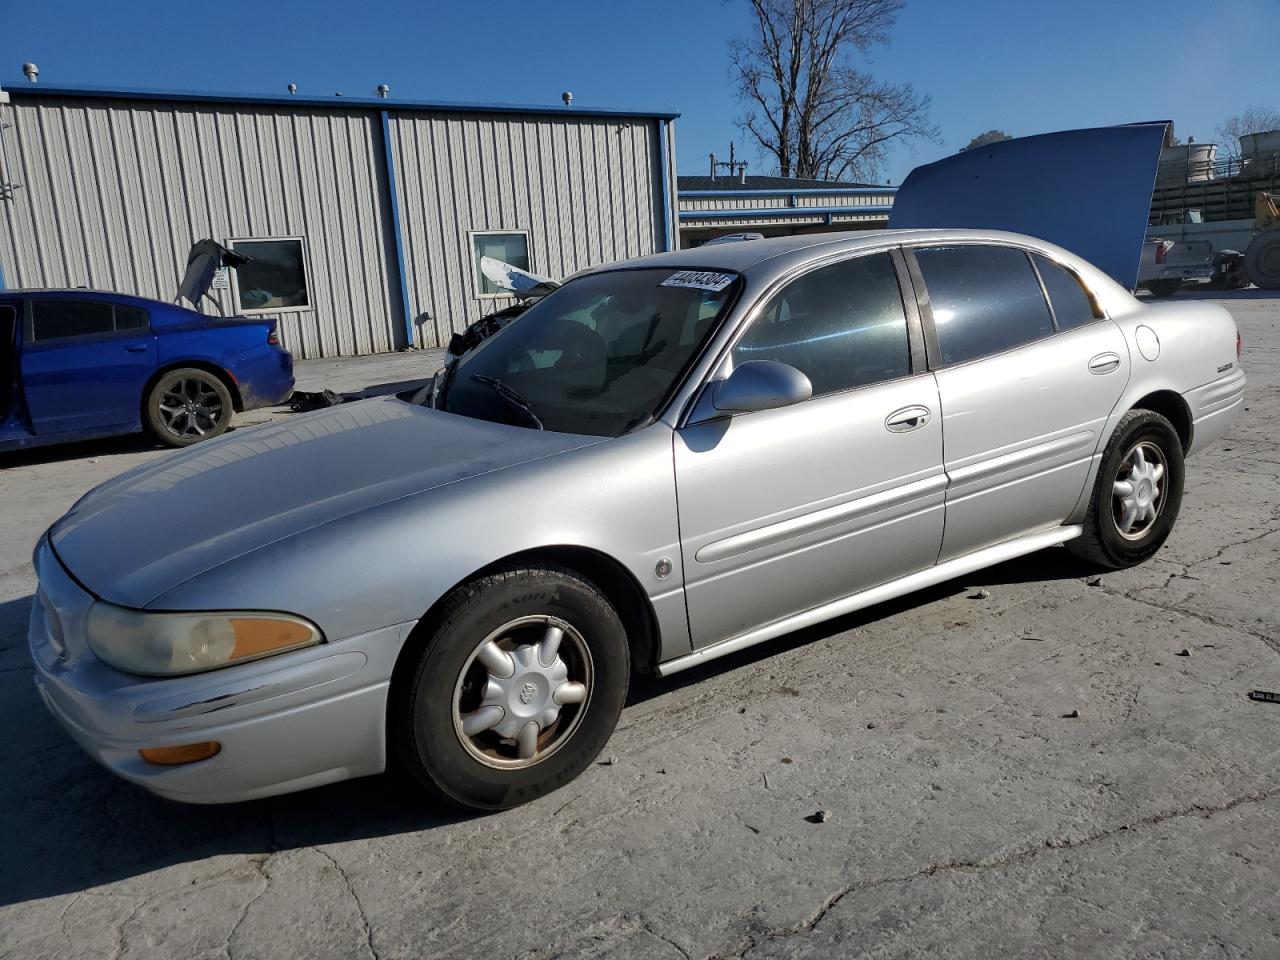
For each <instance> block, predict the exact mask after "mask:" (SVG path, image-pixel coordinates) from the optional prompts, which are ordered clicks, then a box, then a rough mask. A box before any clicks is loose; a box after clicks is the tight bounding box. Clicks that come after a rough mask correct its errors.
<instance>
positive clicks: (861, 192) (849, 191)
mask: <svg viewBox="0 0 1280 960" xmlns="http://www.w3.org/2000/svg"><path fill="white" fill-rule="evenodd" d="M897 192H898V188H897V187H830V188H827V187H797V188H795V189H792V190H772V189H771V190H681V191H680V196H681V198H682V199H683V198H685V197H690V198H692V197H697V198H700V199H701V198H704V197H791V196H797V197H867V196H872V197H875V196H884V195H885V194H895V193H897Z"/></svg>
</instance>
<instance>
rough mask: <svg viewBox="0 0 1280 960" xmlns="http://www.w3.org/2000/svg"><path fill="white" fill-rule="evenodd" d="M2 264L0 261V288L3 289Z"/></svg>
mask: <svg viewBox="0 0 1280 960" xmlns="http://www.w3.org/2000/svg"><path fill="white" fill-rule="evenodd" d="M4 289H5V285H4V264H3V263H0V290H4Z"/></svg>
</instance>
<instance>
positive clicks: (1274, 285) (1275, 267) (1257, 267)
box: [1244, 227, 1280, 290]
mask: <svg viewBox="0 0 1280 960" xmlns="http://www.w3.org/2000/svg"><path fill="white" fill-rule="evenodd" d="M1244 271H1245V273H1246V274H1247V275H1248V277H1249V279H1250V280H1251V281H1253V283H1254V285H1255V286H1257V287H1261V288H1262V289H1263V290H1280V227H1275V228H1273V229H1270V230H1264V231H1262V233H1260V234H1258V235H1257V236H1256V237H1254V238H1253V242H1252V243H1250V244H1249V249H1248V250H1246V251H1245V252H1244Z"/></svg>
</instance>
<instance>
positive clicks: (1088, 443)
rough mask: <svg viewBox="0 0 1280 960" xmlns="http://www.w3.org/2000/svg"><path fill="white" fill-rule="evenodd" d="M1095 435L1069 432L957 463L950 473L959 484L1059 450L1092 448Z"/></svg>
mask: <svg viewBox="0 0 1280 960" xmlns="http://www.w3.org/2000/svg"><path fill="white" fill-rule="evenodd" d="M1095 439H1096V438H1095V437H1094V434H1093V431H1091V430H1082V431H1080V432H1079V433H1069V434H1067V435H1066V436H1065V437H1058V438H1057V439H1055V440H1049V441H1048V442H1046V443H1037V444H1034V445H1033V446H1030V447H1023V448H1022V449H1021V450H1015V451H1013V452H1012V453H1006V454H1003V455H1001V456H998V457H990V458H988V459H985V460H979V461H978V462H977V463H972V464H969V465H968V466H966V467H955V468H953V469H949V470H948V471H947V473H948V474H949V475H950V477H951V486H953V487H957V486H960V485H961V484H964V483H968V482H969V481H971V480H977V479H980V478H982V477H989V476H991V475H992V474H996V473H1003V472H1004V471H1006V470H1013V469H1016V468H1017V467H1020V466H1022V465H1024V464H1027V463H1035V462H1036V461H1044V460H1048V459H1049V458H1050V457H1053V456H1055V455H1057V454H1061V453H1070V452H1071V451H1074V450H1081V451H1089V452H1092V450H1093V448H1094V446H1095V445H1096V444H1095ZM943 442H944V443H945V437H944V440H943Z"/></svg>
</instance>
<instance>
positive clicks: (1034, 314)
mask: <svg viewBox="0 0 1280 960" xmlns="http://www.w3.org/2000/svg"><path fill="white" fill-rule="evenodd" d="M915 255H916V259H917V261H919V263H920V272H921V273H922V274H923V275H924V282H925V286H926V287H927V288H928V290H929V301H930V303H931V304H932V307H933V322H934V326H935V328H936V329H937V333H938V347H939V349H940V351H941V353H942V362H943V363H964V362H965V361H966V360H974V359H976V358H978V357H985V356H988V355H990V354H993V353H1000V352H1001V351H1003V350H1010V349H1012V348H1014V347H1017V346H1019V345H1020V344H1024V343H1029V342H1031V341H1032V340H1039V339H1040V338H1041V337H1047V336H1050V335H1051V334H1052V333H1053V319H1052V318H1051V317H1050V315H1049V305H1048V304H1047V303H1046V302H1045V299H1044V293H1043V292H1042V291H1041V289H1040V281H1039V279H1038V278H1037V277H1036V273H1035V271H1034V270H1033V269H1032V268H1031V261H1030V260H1029V259H1027V255H1026V254H1025V253H1023V252H1022V251H1021V250H1014V249H1013V248H1011V247H984V246H977V245H974V246H958V247H925V248H920V249H917V250H916V251H915Z"/></svg>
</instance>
